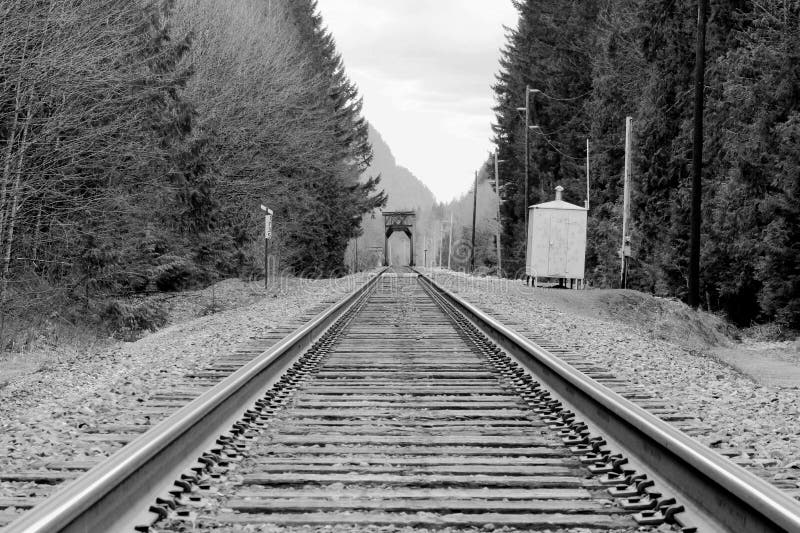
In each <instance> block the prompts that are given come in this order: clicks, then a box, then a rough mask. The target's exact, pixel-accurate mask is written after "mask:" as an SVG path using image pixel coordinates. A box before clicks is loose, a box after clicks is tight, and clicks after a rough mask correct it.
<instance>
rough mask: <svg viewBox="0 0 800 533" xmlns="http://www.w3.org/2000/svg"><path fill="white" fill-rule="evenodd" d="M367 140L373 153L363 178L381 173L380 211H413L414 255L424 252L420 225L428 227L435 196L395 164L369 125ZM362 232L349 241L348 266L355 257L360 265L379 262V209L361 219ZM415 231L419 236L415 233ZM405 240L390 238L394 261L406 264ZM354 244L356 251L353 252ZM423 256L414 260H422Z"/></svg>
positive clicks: (381, 223)
mask: <svg viewBox="0 0 800 533" xmlns="http://www.w3.org/2000/svg"><path fill="white" fill-rule="evenodd" d="M369 142H370V143H371V144H372V152H373V154H374V156H373V159H372V164H371V165H370V167H369V169H367V171H366V172H365V173H364V175H363V180H364V181H366V180H367V179H368V178H370V177H373V176H377V175H380V177H381V182H380V185H379V186H378V188H379V189H383V190H384V191H385V192H386V194H387V196H388V200H387V203H386V206H385V207H384V208H383V209H382V211H415V212H416V213H417V217H416V225H417V228H416V230H417V231H416V232H415V239H416V242H415V246H414V249H415V254H416V255H417V256H420V254H424V247H425V246H424V241H425V232H424V230H422V229H421V228H425V227H426V226H427V220H428V219H429V216H430V213H431V211H432V210H433V208H434V206H435V205H436V198H435V197H434V196H433V193H432V192H431V190H430V189H428V187H427V186H426V185H425V184H424V183H422V182H421V181H420V179H419V178H417V177H416V176H415V175H414V174H412V173H411V171H410V170H408V169H407V168H405V167H403V166H401V165H398V164H397V160H396V159H395V157H394V154H392V150H391V149H390V148H389V145H387V144H386V141H385V140H384V139H383V137H382V136H381V134H380V133H379V132H378V130H376V129H375V127H374V126H372V124H370V126H369ZM361 227H362V229H363V234H362V236H361V237H360V238H358V239H356V240H354V241H351V244H350V247H349V248H348V251H347V256H346V257H347V259H346V261H347V263H348V264H349V265H350V266H351V268H352V267H353V266H354V265H355V262H356V256H358V266H359V268H367V267H372V266H375V265H376V264H378V263H379V262H380V261H381V259H382V257H383V244H384V243H383V240H384V237H383V216H381V210H377V209H376V210H375V211H373V212H372V213H371V214H370V213H368V214H367V215H365V216H364V217H363V219H362V223H361ZM417 234H418V235H417ZM407 242H408V240H407V238H406V236H405V235H403V234H395V235H393V236H392V237H391V239H390V245H389V246H390V248H391V255H392V258H393V261H394V262H395V263H400V264H407V262H408V254H409V248H408V244H407ZM356 243H357V246H358V253H356ZM421 260H422V257H420V259H419V260H418V261H417V262H418V263H419V262H421Z"/></svg>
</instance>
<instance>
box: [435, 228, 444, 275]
mask: <svg viewBox="0 0 800 533" xmlns="http://www.w3.org/2000/svg"><path fill="white" fill-rule="evenodd" d="M437 222H439V227H438V231H437V234H438V235H439V241H438V242H439V260H438V261H437V265H438V266H439V268H441V267H442V248H444V246H442V231H443V230H442V221H441V220H438V221H437Z"/></svg>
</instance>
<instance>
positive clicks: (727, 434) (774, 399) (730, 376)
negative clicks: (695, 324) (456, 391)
mask: <svg viewBox="0 0 800 533" xmlns="http://www.w3.org/2000/svg"><path fill="white" fill-rule="evenodd" d="M434 278H435V280H436V281H437V282H439V283H440V284H442V285H444V286H445V287H447V288H449V289H450V290H452V292H454V293H456V294H458V295H459V296H461V297H462V298H464V299H466V300H468V301H470V302H472V303H473V304H475V305H477V306H478V307H480V308H482V309H483V310H484V311H486V312H488V313H490V314H492V315H494V316H495V317H498V318H500V320H501V321H505V322H508V321H513V322H514V323H515V324H516V325H515V326H512V327H514V329H517V330H518V331H520V332H521V333H523V332H525V331H527V332H531V333H532V334H535V335H537V336H539V337H542V338H547V339H548V340H550V341H552V342H553V343H555V344H558V345H561V346H564V347H568V348H571V349H573V350H574V351H576V352H577V353H578V354H581V355H583V356H585V357H586V358H587V359H588V360H591V361H593V362H595V363H596V364H598V365H600V366H602V367H605V368H607V369H608V370H609V371H610V372H612V373H614V374H615V375H616V376H617V377H619V378H624V379H626V380H629V381H631V382H633V383H637V384H640V385H642V386H644V387H646V388H647V389H648V390H649V391H651V392H653V393H655V394H656V395H657V396H659V397H661V398H664V399H666V400H667V401H669V402H670V403H672V405H673V406H674V407H675V408H677V410H678V411H680V412H681V413H688V414H691V415H694V416H696V417H697V418H698V419H699V420H700V421H702V422H703V423H704V425H706V426H707V427H709V428H710V429H709V430H708V431H707V432H706V433H705V434H703V435H700V436H697V437H695V438H697V439H698V440H700V441H701V442H703V443H704V444H706V445H708V446H709V447H711V448H712V449H714V450H715V451H717V452H719V453H721V454H724V455H726V456H728V457H730V458H731V459H732V460H733V461H734V462H736V463H738V464H740V465H742V466H744V467H745V468H747V469H748V470H750V471H751V472H753V473H754V474H756V475H758V476H760V477H762V478H764V479H766V480H767V481H770V482H772V483H773V484H775V485H777V486H778V487H780V488H782V489H784V490H787V491H789V492H790V493H791V494H792V495H793V496H795V497H796V498H798V499H800V394H799V392H800V388H798V387H797V386H795V387H791V388H787V387H772V386H764V385H761V384H759V383H758V382H756V381H755V380H754V379H752V378H751V377H749V376H747V375H745V374H743V373H741V372H740V371H738V370H736V369H735V368H733V367H731V366H729V365H727V364H725V363H724V362H722V361H720V360H718V359H717V358H715V357H713V356H712V355H709V354H710V352H711V351H712V350H711V347H709V349H708V350H704V349H695V348H687V347H686V346H685V344H686V343H685V342H682V340H683V339H681V338H680V333H681V331H680V328H676V331H675V336H676V337H677V338H675V337H674V338H673V339H671V340H667V339H663V338H657V336H656V335H654V334H653V330H652V324H651V323H650V322H649V320H647V319H645V320H639V321H637V320H635V319H631V316H632V314H631V313H628V314H626V317H625V319H624V322H620V321H615V320H611V319H600V318H590V317H588V316H584V315H583V314H579V313H577V312H570V311H566V312H565V311H564V310H563V309H562V308H559V306H556V305H553V303H557V300H558V298H559V293H563V294H565V296H568V297H569V298H570V299H574V298H580V297H581V296H580V294H585V295H586V296H585V297H586V298H587V302H588V300H589V299H591V298H592V294H591V293H593V292H594V291H592V290H587V291H562V290H557V289H533V288H530V287H526V286H525V285H524V284H523V283H522V282H520V281H503V280H497V279H496V278H495V279H494V280H491V279H489V278H474V277H469V276H464V275H463V274H457V275H456V274H447V273H444V272H443V271H441V270H438V271H435V272H434ZM538 291H547V292H548V294H547V297H546V298H538V297H537V292H538ZM567 293H569V294H567ZM576 294H577V296H576ZM542 300H547V301H548V302H549V305H548V304H545V303H543V302H542ZM686 316H687V317H690V316H691V314H689V313H687V314H686ZM688 327H691V324H687V328H688ZM658 336H659V337H660V336H663V332H662V333H660V334H659V335H658ZM682 345H683V346H682ZM797 385H800V383H797Z"/></svg>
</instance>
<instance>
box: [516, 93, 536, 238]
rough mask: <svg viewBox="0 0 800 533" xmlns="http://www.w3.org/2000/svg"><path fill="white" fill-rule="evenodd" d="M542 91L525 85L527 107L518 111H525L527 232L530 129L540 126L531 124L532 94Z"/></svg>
mask: <svg viewBox="0 0 800 533" xmlns="http://www.w3.org/2000/svg"><path fill="white" fill-rule="evenodd" d="M538 92H541V91H539V89H531V86H530V85H526V86H525V107H518V108H517V111H524V112H525V206H524V208H525V234H526V235H527V233H528V204H529V203H530V200H529V195H528V189H529V182H530V181H531V179H530V177H531V176H530V174H531V168H530V165H531V163H530V160H531V148H530V139H529V135H530V130H532V129H536V128H538V127H539V126H534V125H532V124H531V115H532V113H531V95H532V94H534V93H538ZM539 189H540V190H541V183H540V184H539Z"/></svg>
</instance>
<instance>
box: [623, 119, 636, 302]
mask: <svg viewBox="0 0 800 533" xmlns="http://www.w3.org/2000/svg"><path fill="white" fill-rule="evenodd" d="M632 124H633V119H632V118H631V117H625V175H624V177H623V185H622V187H623V188H622V248H620V258H621V260H622V265H621V271H620V287H622V288H623V289H624V288H626V287H627V285H628V254H629V253H630V245H629V242H630V241H629V239H630V238H629V236H628V218H629V217H630V209H631V206H630V202H631V190H630V181H631V129H632Z"/></svg>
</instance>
